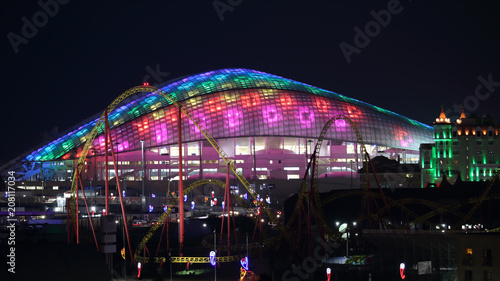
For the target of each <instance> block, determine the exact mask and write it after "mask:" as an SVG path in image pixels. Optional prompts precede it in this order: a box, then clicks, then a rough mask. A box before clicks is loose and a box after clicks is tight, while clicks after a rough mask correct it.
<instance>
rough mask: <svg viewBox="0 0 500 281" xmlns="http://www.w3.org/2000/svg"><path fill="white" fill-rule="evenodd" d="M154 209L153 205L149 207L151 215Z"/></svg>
mask: <svg viewBox="0 0 500 281" xmlns="http://www.w3.org/2000/svg"><path fill="white" fill-rule="evenodd" d="M153 209H154V207H153V205H149V212H150V213H151V212H152V211H153Z"/></svg>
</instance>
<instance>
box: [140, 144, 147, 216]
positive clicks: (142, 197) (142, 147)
mask: <svg viewBox="0 0 500 281" xmlns="http://www.w3.org/2000/svg"><path fill="white" fill-rule="evenodd" d="M141 157H142V196H141V205H142V208H141V209H142V212H144V203H145V202H146V200H145V198H144V177H145V175H146V174H145V173H144V140H141Z"/></svg>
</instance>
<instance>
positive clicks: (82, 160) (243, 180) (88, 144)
mask: <svg viewBox="0 0 500 281" xmlns="http://www.w3.org/2000/svg"><path fill="white" fill-rule="evenodd" d="M139 92H151V93H155V94H157V95H160V96H162V97H164V98H165V99H167V101H169V102H170V103H171V104H173V105H175V106H176V107H177V108H179V110H180V111H181V112H182V113H183V114H184V115H185V116H187V117H188V118H189V120H191V122H193V124H194V125H195V126H196V127H197V128H198V129H199V130H200V132H202V134H203V135H204V136H205V138H206V139H207V140H208V141H209V142H210V144H211V145H212V146H213V147H214V148H215V150H216V151H217V152H218V153H219V155H220V156H221V157H222V159H224V161H225V162H226V164H228V165H229V167H230V168H231V170H232V171H233V173H234V175H236V177H237V178H238V179H239V180H240V182H241V183H242V184H243V186H244V187H245V188H246V190H247V191H248V193H250V195H252V197H253V199H254V200H257V193H256V192H255V191H254V190H253V189H252V188H251V187H250V183H249V182H248V181H247V179H246V178H245V177H244V176H243V174H242V173H241V172H240V171H239V170H238V169H237V168H236V166H235V164H234V161H231V159H229V156H228V155H227V154H226V153H225V152H224V150H222V148H221V147H220V146H219V144H218V143H217V141H216V140H215V139H214V138H213V137H212V135H211V134H210V133H209V132H208V131H207V130H206V128H205V126H203V124H202V123H201V122H200V120H199V119H198V118H197V117H196V116H194V114H192V113H191V112H190V111H189V110H188V109H187V108H186V107H184V106H182V105H181V104H180V103H179V102H178V101H177V98H176V97H174V96H173V95H170V94H168V93H167V92H165V91H163V90H162V89H158V88H156V87H153V86H145V85H144V86H136V87H133V88H130V89H128V90H126V91H125V92H123V93H122V94H121V95H120V96H118V97H117V98H116V99H115V100H114V101H113V102H112V103H111V104H110V105H109V106H108V107H107V111H108V114H110V113H111V111H113V109H115V107H116V106H117V105H118V104H119V103H120V102H121V101H123V100H124V99H126V98H127V97H129V96H131V95H133V94H136V93H139ZM104 112H106V111H104ZM104 119H105V113H103V114H102V115H101V117H100V118H99V119H98V121H97V122H96V124H95V126H94V128H93V129H92V131H91V132H90V135H89V137H88V138H87V139H86V141H85V146H84V147H83V151H82V154H81V156H80V158H79V159H78V162H77V167H76V171H75V176H73V181H72V183H71V193H72V198H74V193H75V191H76V182H77V177H76V175H79V174H80V172H81V170H82V168H83V164H84V163H85V159H86V157H87V154H88V152H89V150H90V147H91V146H92V143H93V141H94V139H95V137H96V136H97V134H98V133H99V132H100V131H102V130H103V128H102V126H103V124H104ZM70 201H71V203H70V208H71V210H72V216H74V213H75V202H74V200H70ZM263 209H264V211H265V212H266V213H267V215H268V216H269V218H270V219H271V220H272V221H273V222H275V223H278V219H277V218H276V216H275V215H274V214H273V213H272V212H271V210H270V209H269V208H268V207H267V206H266V205H265V204H264V208H263Z"/></svg>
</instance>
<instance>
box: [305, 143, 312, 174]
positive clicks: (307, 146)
mask: <svg viewBox="0 0 500 281" xmlns="http://www.w3.org/2000/svg"><path fill="white" fill-rule="evenodd" d="M312 142H313V140H308V141H307V144H306V169H307V165H308V164H309V158H308V155H309V153H307V148H309V150H311V154H312V149H311V148H310V147H309V146H310V145H311V143H312ZM309 175H311V169H309Z"/></svg>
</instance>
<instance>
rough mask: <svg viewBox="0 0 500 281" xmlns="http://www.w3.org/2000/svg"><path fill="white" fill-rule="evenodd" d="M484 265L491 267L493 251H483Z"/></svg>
mask: <svg viewBox="0 0 500 281" xmlns="http://www.w3.org/2000/svg"><path fill="white" fill-rule="evenodd" d="M483 265H487V266H491V249H483Z"/></svg>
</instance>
